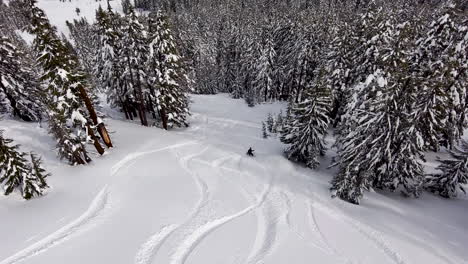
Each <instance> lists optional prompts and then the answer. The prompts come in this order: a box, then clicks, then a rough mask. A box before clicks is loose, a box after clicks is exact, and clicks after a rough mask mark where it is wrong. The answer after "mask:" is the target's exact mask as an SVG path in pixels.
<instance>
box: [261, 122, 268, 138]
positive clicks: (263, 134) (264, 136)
mask: <svg viewBox="0 0 468 264" xmlns="http://www.w3.org/2000/svg"><path fill="white" fill-rule="evenodd" d="M262 136H263V138H268V133H267V129H266V125H265V122H262Z"/></svg>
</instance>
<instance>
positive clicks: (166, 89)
mask: <svg viewBox="0 0 468 264" xmlns="http://www.w3.org/2000/svg"><path fill="white" fill-rule="evenodd" d="M148 42H149V58H148V66H149V68H150V69H153V72H150V73H149V75H150V81H149V82H150V83H149V85H150V87H152V88H151V89H152V90H154V91H153V92H151V93H154V94H150V96H151V97H154V98H152V99H153V100H155V102H154V103H155V105H156V108H157V112H158V113H159V115H160V117H161V121H162V125H163V128H164V129H166V130H167V129H168V128H169V127H172V126H173V125H176V126H182V125H185V126H187V125H188V124H187V121H186V119H187V115H189V109H188V106H189V100H188V97H187V94H186V92H187V91H186V90H187V89H186V87H184V86H186V85H187V84H188V82H189V80H188V78H187V76H186V74H185V72H184V68H183V67H182V61H181V57H180V56H179V55H178V52H177V48H176V43H175V41H174V38H173V36H172V33H171V30H170V29H169V25H168V23H167V18H166V17H165V16H164V15H163V14H162V12H161V11H159V12H158V13H157V14H156V16H155V17H152V18H151V19H150V20H149V34H148ZM150 91H151V90H150Z"/></svg>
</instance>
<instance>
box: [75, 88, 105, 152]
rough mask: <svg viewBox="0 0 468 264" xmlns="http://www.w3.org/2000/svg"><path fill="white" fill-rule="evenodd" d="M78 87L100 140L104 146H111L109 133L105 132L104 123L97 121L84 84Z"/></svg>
mask: <svg viewBox="0 0 468 264" xmlns="http://www.w3.org/2000/svg"><path fill="white" fill-rule="evenodd" d="M78 89H79V92H80V97H81V99H82V100H83V101H84V103H85V105H86V109H88V113H89V116H90V117H91V120H92V121H93V124H94V125H95V126H96V127H97V130H98V133H99V135H100V136H101V138H102V140H103V141H104V144H106V146H107V147H108V148H111V147H113V145H112V140H111V138H110V136H109V133H108V132H107V129H106V126H105V125H104V123H102V122H99V120H98V117H97V114H96V110H94V106H93V103H92V102H91V99H89V96H88V94H87V92H86V90H85V88H84V86H82V85H80V86H79V87H78ZM98 143H99V142H98ZM95 146H96V145H95ZM101 148H102V147H101ZM96 150H97V151H98V152H99V150H98V149H97V148H96Z"/></svg>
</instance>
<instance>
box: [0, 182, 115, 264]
mask: <svg viewBox="0 0 468 264" xmlns="http://www.w3.org/2000/svg"><path fill="white" fill-rule="evenodd" d="M108 195H109V193H108V187H107V186H105V187H104V188H102V189H101V191H100V192H99V193H98V194H97V195H96V196H95V197H94V199H93V201H92V202H91V204H90V206H89V207H88V209H87V210H86V211H85V212H84V213H83V214H82V215H81V216H80V217H78V218H77V219H75V220H73V221H72V222H70V223H69V224H67V225H65V226H64V227H62V228H60V229H59V230H57V231H55V232H53V233H52V234H50V235H48V236H46V237H45V238H43V239H41V240H39V241H38V242H36V243H34V244H32V245H30V246H29V247H27V248H25V249H23V250H21V251H19V252H17V253H16V254H14V255H12V256H10V257H9V258H7V259H5V260H3V261H1V262H0V264H13V263H19V262H21V261H24V260H26V259H28V258H30V257H33V256H35V255H38V254H40V253H42V252H44V251H46V250H48V249H50V248H52V247H54V246H57V245H59V244H61V243H63V242H65V241H66V240H68V239H70V238H71V237H72V236H73V235H77V234H78V233H79V232H83V231H84V230H85V229H86V228H87V227H90V226H92V224H93V223H94V222H96V221H97V219H98V218H99V217H100V216H101V215H102V214H103V212H104V211H105V210H106V209H107V208H109V203H108Z"/></svg>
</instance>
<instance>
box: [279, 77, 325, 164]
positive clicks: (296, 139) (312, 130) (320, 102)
mask: <svg viewBox="0 0 468 264" xmlns="http://www.w3.org/2000/svg"><path fill="white" fill-rule="evenodd" d="M312 82H315V83H310V84H309V87H307V90H306V91H305V95H304V97H303V98H304V100H303V101H302V102H300V103H298V104H296V105H295V106H293V107H292V109H291V114H290V116H289V117H288V119H286V121H285V124H284V125H283V128H282V132H281V141H282V142H283V143H285V144H288V147H287V149H286V155H287V157H288V158H289V159H292V160H296V161H299V162H303V163H305V164H306V165H307V167H310V168H317V166H318V165H319V164H320V163H319V161H318V157H319V156H322V155H324V154H325V149H326V147H325V142H324V141H325V135H326V132H327V129H328V125H329V123H330V118H329V111H330V107H331V92H330V89H329V88H328V87H327V85H326V84H325V82H324V79H323V75H320V77H318V78H316V80H314V81H312Z"/></svg>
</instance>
